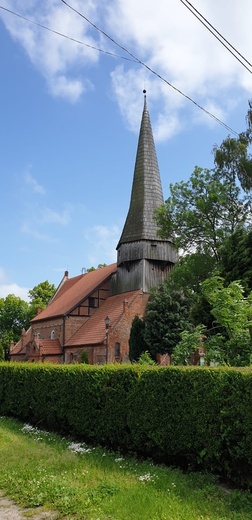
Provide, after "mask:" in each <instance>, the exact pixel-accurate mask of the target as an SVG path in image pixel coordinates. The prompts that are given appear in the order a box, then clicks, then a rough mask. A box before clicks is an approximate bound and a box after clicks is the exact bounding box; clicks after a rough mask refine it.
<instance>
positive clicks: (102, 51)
mask: <svg viewBox="0 0 252 520" xmlns="http://www.w3.org/2000/svg"><path fill="white" fill-rule="evenodd" d="M61 1H62V3H64V4H65V5H66V6H67V7H69V9H71V10H72V11H74V12H76V13H77V14H78V15H79V16H81V17H82V18H83V19H84V20H86V21H87V22H88V23H89V24H90V25H91V26H92V27H94V29H96V30H97V31H99V32H100V33H101V34H103V35H104V36H105V37H106V38H108V39H109V40H110V41H111V42H112V43H113V44H114V45H116V46H117V47H119V48H120V49H122V50H123V51H124V52H126V53H127V54H128V55H129V56H131V58H128V57H125V56H120V55H118V54H115V53H112V52H109V51H105V50H103V49H99V48H97V47H94V46H92V45H89V44H87V43H84V42H82V41H80V40H77V39H75V38H71V37H69V36H66V35H65V34H63V33H60V32H58V31H55V30H53V29H50V28H49V27H46V26H45V25H43V24H40V23H38V22H35V21H34V20H30V19H29V18H26V17H25V16H22V15H20V14H18V13H16V12H14V11H12V10H10V9H7V8H6V7H3V6H0V9H3V10H4V11H7V12H9V13H10V14H13V15H14V16H17V17H19V18H21V19H23V20H25V21H27V22H29V23H32V24H34V25H36V26H38V27H41V28H42V29H45V30H47V31H49V32H52V33H54V34H56V35H58V36H61V37H63V38H66V39H68V40H70V41H73V42H75V43H78V44H81V45H85V46H86V47H89V48H90V49H93V50H96V51H99V52H101V53H104V54H107V55H109V56H113V57H116V58H120V59H124V60H127V61H132V62H134V63H139V64H140V65H142V66H143V67H145V68H146V69H147V70H148V71H149V72H151V73H152V74H154V75H155V76H157V77H158V78H159V79H161V81H164V82H165V83H166V84H167V85H168V86H169V87H171V88H172V89H174V90H175V91H176V92H178V93H179V94H181V95H182V96H183V97H184V98H186V99H188V100H189V101H191V103H193V104H194V105H195V106H196V107H197V108H199V109H200V110H202V111H203V112H205V113H206V114H207V115H208V116H209V117H211V118H212V119H214V121H216V122H217V123H219V124H220V125H222V126H223V127H224V128H226V130H228V131H230V132H231V133H232V134H234V135H238V133H237V132H236V131H235V130H233V129H232V128H231V127H229V126H228V125H226V123H224V122H223V121H221V120H220V119H219V118H217V117H216V116H215V115H214V114H212V113H211V112H209V111H208V110H206V109H205V108H204V107H202V106H201V105H199V104H198V103H197V102H196V101H194V100H193V99H192V98H191V97H190V96H187V95H186V94H184V92H182V91H181V90H179V89H178V88H177V87H175V86H174V85H172V83H170V82H169V81H168V80H166V79H165V78H164V77H163V76H161V75H160V74H158V73H157V72H156V71H154V70H153V69H152V68H151V67H149V66H148V65H147V64H146V63H144V62H143V61H141V60H140V59H139V58H137V57H136V56H134V54H132V53H131V52H130V51H128V50H127V49H126V48H125V47H123V46H122V45H120V44H119V43H118V42H117V41H116V40H114V39H113V38H112V37H111V36H109V35H108V34H107V33H106V32H105V31H103V30H102V29H100V28H99V27H98V26H96V25H95V24H94V23H92V22H91V20H89V19H88V18H87V17H86V16H84V15H83V14H82V13H80V12H79V11H77V9H75V8H74V7H72V6H71V5H69V4H68V3H67V2H65V1H64V0H61ZM181 1H182V0H181Z"/></svg>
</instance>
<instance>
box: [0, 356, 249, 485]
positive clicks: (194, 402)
mask: <svg viewBox="0 0 252 520" xmlns="http://www.w3.org/2000/svg"><path fill="white" fill-rule="evenodd" d="M17 395H18V399H17ZM251 397H252V372H251V370H248V369H247V370H246V369H243V370H242V369H240V370H239V369H219V368H215V369H207V368H204V367H201V368H199V367H198V368H197V367H186V368H183V367H166V368H165V367H163V368H160V367H158V366H156V367H151V366H147V365H145V366H144V365H143V366H140V365H138V364H134V365H128V366H108V365H106V366H105V367H97V366H90V365H68V366H54V365H49V364H48V365H39V364H28V363H0V414H1V415H8V416H14V417H16V418H19V419H20V420H22V421H25V422H29V423H31V424H38V423H39V424H40V425H41V427H42V426H43V427H45V428H47V429H51V430H55V431H60V432H61V433H63V434H64V433H65V434H67V435H69V434H72V435H74V436H76V437H77V438H82V439H84V440H85V441H90V442H92V443H95V444H100V445H106V446H108V447H111V448H113V449H117V450H124V451H125V450H126V451H131V452H132V450H133V451H134V452H136V453H139V454H141V455H144V456H145V457H146V456H150V457H152V458H154V459H156V460H159V461H162V462H166V463H168V464H169V465H176V466H178V465H183V467H188V465H190V467H191V468H194V469H196V468H198V469H203V470H208V471H212V472H213V473H217V474H219V475H222V476H223V477H225V478H229V479H231V480H232V481H234V482H236V483H238V484H240V485H247V486H248V485H251V475H252V416H251V413H252V412H251ZM69 398H70V401H69Z"/></svg>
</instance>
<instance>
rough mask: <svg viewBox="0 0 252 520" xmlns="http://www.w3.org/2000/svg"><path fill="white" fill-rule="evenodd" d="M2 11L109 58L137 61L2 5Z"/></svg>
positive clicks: (0, 7)
mask: <svg viewBox="0 0 252 520" xmlns="http://www.w3.org/2000/svg"><path fill="white" fill-rule="evenodd" d="M0 9H3V10H4V11H7V12H8V13H11V14H14V15H15V16H17V17H18V18H22V20H25V21H26V22H29V23H32V24H34V25H37V26H38V27H41V28H42V29H45V30H46V31H50V32H52V33H54V34H56V35H57V36H62V38H66V39H67V40H71V41H72V42H74V43H79V44H80V45H84V46H85V47H89V48H90V49H93V50H95V51H99V52H103V53H104V54H108V55H109V56H113V57H115V58H120V59H122V60H127V61H134V62H135V61H136V60H133V59H131V58H127V56H119V54H114V53H113V52H109V51H105V50H104V49H99V48H98V47H94V46H93V45H90V44H88V43H84V42H82V41H80V40H76V39H75V38H71V37H70V36H66V34H63V33H61V32H58V31H55V30H54V29H50V28H49V27H46V25H42V24H41V23H38V22H35V21H34V20H30V19H29V18H26V17H25V16H22V15H21V14H18V13H15V12H14V11H11V9H7V8H6V7H3V6H1V5H0Z"/></svg>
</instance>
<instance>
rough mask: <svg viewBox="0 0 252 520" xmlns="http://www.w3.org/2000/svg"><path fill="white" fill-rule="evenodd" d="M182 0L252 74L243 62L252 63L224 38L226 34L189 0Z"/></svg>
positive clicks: (251, 71) (251, 65)
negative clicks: (216, 27)
mask: <svg viewBox="0 0 252 520" xmlns="http://www.w3.org/2000/svg"><path fill="white" fill-rule="evenodd" d="M180 2H181V3H182V4H183V5H184V6H185V7H187V9H189V11H190V12H191V13H192V14H193V15H194V16H196V18H198V20H199V21H200V22H201V23H202V24H203V25H204V27H206V29H207V30H208V31H209V32H210V33H211V34H212V35H213V36H214V37H215V38H217V40H218V41H219V42H220V43H221V44H222V45H223V46H224V47H225V48H226V49H227V50H228V51H229V52H230V53H231V54H232V55H233V56H234V58H236V59H237V60H238V61H239V62H240V63H241V65H243V67H245V69H247V70H248V72H250V74H252V70H251V69H249V68H248V67H247V66H246V65H245V63H243V62H244V61H245V62H246V63H247V64H248V65H249V66H250V67H251V68H252V64H251V63H250V62H249V61H248V60H247V59H246V58H245V57H244V56H243V55H242V54H241V53H240V52H239V51H238V50H237V49H236V48H235V47H234V46H233V45H232V44H231V43H230V42H229V41H228V40H226V38H224V36H222V34H221V33H220V32H219V31H217V29H215V27H214V26H213V25H212V24H211V23H210V22H208V20H207V19H206V18H204V16H203V15H202V14H201V13H200V12H199V11H197V9H196V8H195V7H194V6H193V5H192V4H191V3H190V2H188V1H187V0H180ZM224 42H225V43H224ZM226 44H227V45H226ZM231 49H233V51H235V52H232V50H231ZM235 53H236V54H235ZM237 55H238V56H240V57H241V58H242V60H243V61H242V60H240V59H239V58H238V56H237Z"/></svg>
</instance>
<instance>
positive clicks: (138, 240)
mask: <svg viewBox="0 0 252 520" xmlns="http://www.w3.org/2000/svg"><path fill="white" fill-rule="evenodd" d="M163 203H164V199H163V192H162V186H161V180H160V174H159V167H158V162H157V156H156V149H155V144H154V139H153V134H152V128H151V122H150V117H149V112H148V108H147V103H146V96H145V99H144V108H143V114H142V121H141V127H140V134H139V140H138V147H137V154H136V162H135V170H134V177H133V184H132V191H131V199H130V206H129V211H128V215H127V218H126V221H125V225H124V228H123V231H122V234H121V237H120V240H119V242H118V246H117V266H118V269H117V273H116V275H115V276H113V280H112V284H111V294H119V293H121V292H124V291H127V290H128V291H129V290H137V289H142V290H143V291H144V292H149V291H150V289H151V287H154V286H156V285H158V284H159V283H161V282H163V281H164V280H166V278H167V276H168V275H169V272H170V270H171V268H172V267H173V265H174V264H175V262H176V261H177V258H178V257H177V253H176V251H175V249H174V247H173V244H172V241H171V240H170V239H161V238H160V237H159V236H158V226H157V223H156V221H155V218H154V211H155V210H156V209H157V208H159V207H160V206H161V205H162V204H163Z"/></svg>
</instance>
